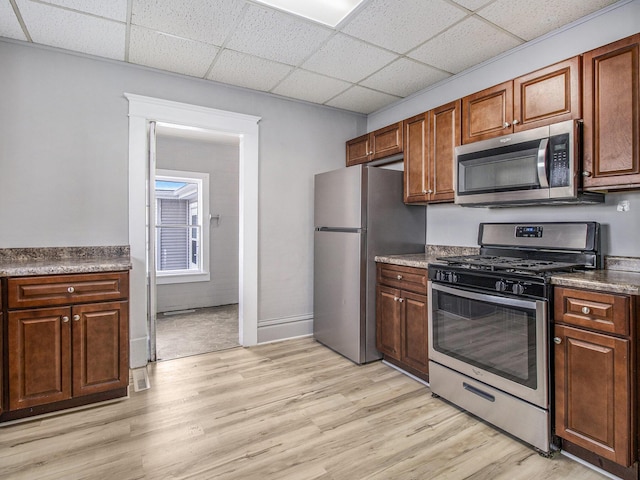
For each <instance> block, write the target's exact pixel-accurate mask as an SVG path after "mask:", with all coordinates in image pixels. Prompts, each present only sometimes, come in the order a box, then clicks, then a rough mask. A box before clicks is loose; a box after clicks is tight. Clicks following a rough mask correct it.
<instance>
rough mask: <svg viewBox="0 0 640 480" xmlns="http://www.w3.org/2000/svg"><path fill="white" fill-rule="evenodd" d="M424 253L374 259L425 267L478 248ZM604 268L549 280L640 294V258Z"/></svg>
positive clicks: (436, 248)
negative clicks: (441, 258)
mask: <svg viewBox="0 0 640 480" xmlns="http://www.w3.org/2000/svg"><path fill="white" fill-rule="evenodd" d="M425 250H426V251H425V253H410V254H404V255H377V256H376V257H375V261H376V262H378V263H387V264H392V265H401V266H406V267H416V268H427V267H428V265H429V263H435V262H436V258H438V257H446V256H452V255H476V254H477V253H478V252H479V249H478V248H474V247H449V246H440V245H427V247H426V249H425ZM605 267H606V268H605V269H603V270H592V271H585V272H573V273H560V274H557V275H553V276H552V277H551V284H553V285H558V286H565V287H575V288H584V289H587V290H597V291H606V292H611V293H622V294H628V295H640V258H635V257H613V256H611V257H606V258H605Z"/></svg>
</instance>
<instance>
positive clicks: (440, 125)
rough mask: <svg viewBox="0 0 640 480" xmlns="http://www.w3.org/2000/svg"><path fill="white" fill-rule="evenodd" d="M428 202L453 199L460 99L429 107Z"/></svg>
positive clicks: (458, 142) (458, 138)
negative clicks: (430, 109)
mask: <svg viewBox="0 0 640 480" xmlns="http://www.w3.org/2000/svg"><path fill="white" fill-rule="evenodd" d="M430 117H431V122H430V128H429V137H430V140H429V143H430V148H429V150H430V152H431V155H430V157H431V158H430V162H429V165H430V168H429V188H428V190H430V195H429V202H452V201H453V197H454V193H455V185H454V169H455V148H456V147H457V146H458V145H460V100H456V101H455V102H451V103H448V104H446V105H442V106H441V107H438V108H435V109H434V110H432V111H431V116H430Z"/></svg>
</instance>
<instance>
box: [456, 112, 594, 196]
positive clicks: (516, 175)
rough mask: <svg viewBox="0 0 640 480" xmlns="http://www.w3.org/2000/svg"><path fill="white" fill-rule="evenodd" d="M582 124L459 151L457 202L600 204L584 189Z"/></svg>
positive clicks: (495, 140) (528, 132)
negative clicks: (581, 153) (581, 151)
mask: <svg viewBox="0 0 640 480" xmlns="http://www.w3.org/2000/svg"><path fill="white" fill-rule="evenodd" d="M581 126H582V123H581V122H579V121H573V120H569V121H566V122H562V123H557V124H554V125H549V126H545V127H539V128H534V129H531V130H526V131H524V132H519V133H514V134H511V135H506V136H503V137H500V138H493V139H490V140H484V141H480V142H474V143H470V144H467V145H462V146H460V147H457V148H456V180H455V183H456V192H455V203H457V204H460V205H466V206H494V207H499V206H516V205H527V204H536V205H540V204H549V203H600V202H603V201H604V196H603V195H602V194H600V193H592V192H583V191H582V171H581V163H582V162H581V157H580V155H579V152H580V147H581V141H582V135H581Z"/></svg>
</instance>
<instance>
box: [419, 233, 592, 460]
mask: <svg viewBox="0 0 640 480" xmlns="http://www.w3.org/2000/svg"><path fill="white" fill-rule="evenodd" d="M478 238H479V240H478V243H479V244H480V247H481V248H480V255H471V256H462V257H444V258H439V259H438V263H432V264H430V265H429V311H430V315H429V381H430V385H431V391H432V392H433V393H434V394H436V395H438V396H441V397H442V398H445V399H447V400H449V401H451V402H452V403H454V404H456V405H458V406H459V407H462V408H464V409H465V410H467V411H469V412H471V413H473V414H474V415H477V416H479V417H481V418H482V419H484V420H486V421H487V422H489V423H492V424H494V425H496V426H497V427H500V428H501V429H503V430H505V431H506V432H508V433H510V434H512V435H514V436H516V437H518V438H520V439H521V440H523V441H525V442H527V443H529V444H531V445H532V446H533V447H535V448H536V449H538V450H539V451H540V452H542V453H549V452H551V451H552V450H554V449H555V446H554V445H553V442H552V441H551V431H552V430H551V418H552V417H551V413H550V405H551V400H550V391H551V389H550V365H551V363H550V358H549V356H550V352H551V351H552V349H551V348H550V344H549V342H550V335H549V331H550V325H549V323H550V310H551V309H550V302H551V295H552V288H551V285H550V283H549V279H550V276H551V274H553V273H557V272H565V271H572V270H576V269H588V268H591V269H592V268H598V267H599V266H600V226H599V224H598V223H595V222H581V223H578V222H571V223H482V224H480V229H479V235H478Z"/></svg>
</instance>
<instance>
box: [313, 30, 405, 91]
mask: <svg viewBox="0 0 640 480" xmlns="http://www.w3.org/2000/svg"><path fill="white" fill-rule="evenodd" d="M396 58H398V56H397V55H395V54H393V53H391V52H388V51H386V50H382V49H380V48H377V47H374V46H373V45H369V44H367V43H364V42H361V41H360V40H356V39H354V38H351V37H348V36H346V35H342V34H337V35H336V36H335V37H333V38H332V39H331V40H329V41H328V42H327V43H326V44H324V45H323V46H322V48H320V50H318V51H317V52H316V53H315V54H313V56H311V58H309V59H308V60H307V61H306V62H305V63H304V64H303V65H302V67H303V68H305V69H307V70H311V71H313V72H317V73H322V74H324V75H327V76H329V77H336V78H339V79H341V80H347V81H350V82H358V81H360V80H362V79H363V78H365V77H368V76H369V75H371V74H372V73H373V72H375V71H376V70H380V69H381V68H382V67H384V66H385V65H387V64H388V63H390V62H392V61H393V60H395V59H396Z"/></svg>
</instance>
